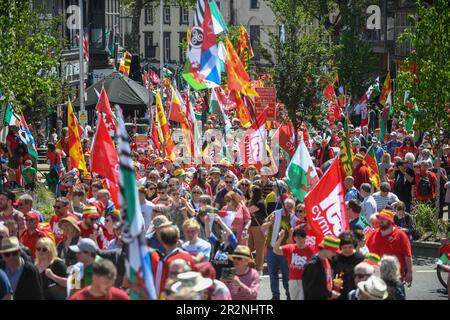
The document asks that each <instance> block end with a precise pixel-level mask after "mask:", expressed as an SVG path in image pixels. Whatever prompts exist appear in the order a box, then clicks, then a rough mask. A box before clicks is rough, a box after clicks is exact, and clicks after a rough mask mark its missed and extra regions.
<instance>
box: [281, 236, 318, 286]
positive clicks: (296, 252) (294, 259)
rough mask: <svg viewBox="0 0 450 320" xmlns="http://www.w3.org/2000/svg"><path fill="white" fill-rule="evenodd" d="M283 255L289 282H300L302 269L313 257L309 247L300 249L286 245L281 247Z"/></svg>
mask: <svg viewBox="0 0 450 320" xmlns="http://www.w3.org/2000/svg"><path fill="white" fill-rule="evenodd" d="M281 251H283V255H284V256H285V257H287V259H288V263H289V280H302V279H303V268H304V266H305V265H306V263H307V262H308V261H309V259H310V258H311V257H312V256H313V255H314V252H313V250H312V249H311V248H310V247H305V248H303V249H300V248H299V247H297V245H296V244H287V245H284V246H282V247H281Z"/></svg>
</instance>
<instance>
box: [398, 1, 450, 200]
mask: <svg viewBox="0 0 450 320" xmlns="http://www.w3.org/2000/svg"><path fill="white" fill-rule="evenodd" d="M410 18H411V19H413V20H414V24H415V27H414V28H410V29H408V30H406V31H405V32H404V33H403V34H402V35H401V36H400V38H399V40H398V41H400V42H402V41H407V40H409V41H411V45H412V47H413V51H412V52H411V54H410V55H409V57H408V58H407V60H406V63H407V64H409V65H410V67H412V66H413V64H415V65H416V68H413V69H416V70H417V72H415V73H413V72H412V70H411V69H409V70H403V71H399V72H398V74H397V78H396V82H397V86H398V90H397V94H396V98H395V101H396V104H395V105H396V106H397V107H398V108H399V109H401V110H402V111H403V112H404V113H405V115H406V117H409V116H413V117H414V119H415V123H414V127H413V129H414V130H416V131H419V132H425V131H428V132H429V133H430V134H431V136H432V137H433V139H434V141H435V146H436V147H437V150H438V152H437V155H436V159H437V160H438V166H440V160H441V155H442V145H443V144H444V143H447V141H448V139H449V129H450V117H449V113H450V109H449V106H450V90H449V83H450V55H449V53H450V6H449V3H448V1H445V0H436V1H433V3H432V4H431V5H427V4H426V3H425V2H424V1H421V0H419V1H418V3H417V14H416V16H411V17H410ZM406 90H409V91H410V97H411V98H410V101H411V104H412V105H414V106H416V107H417V108H411V107H408V106H407V105H404V104H403V97H404V92H405V91H406ZM440 187H441V186H439V185H438V189H437V190H440ZM437 194H438V199H437V201H436V203H437V205H436V207H437V208H438V207H439V206H438V203H439V192H438V193H437Z"/></svg>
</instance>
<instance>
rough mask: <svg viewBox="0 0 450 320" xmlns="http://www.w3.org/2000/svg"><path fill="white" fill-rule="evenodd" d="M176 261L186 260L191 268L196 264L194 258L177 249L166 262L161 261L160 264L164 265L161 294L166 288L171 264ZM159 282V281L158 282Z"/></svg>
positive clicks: (168, 256)
mask: <svg viewBox="0 0 450 320" xmlns="http://www.w3.org/2000/svg"><path fill="white" fill-rule="evenodd" d="M176 259H182V260H185V261H186V262H187V263H188V264H189V265H190V266H191V267H192V266H193V265H194V264H195V261H194V259H193V258H192V256H191V255H190V254H189V253H187V252H186V251H184V250H182V249H180V248H176V249H175V250H174V251H172V252H171V253H169V254H168V255H167V256H166V257H165V258H164V260H162V261H160V263H163V270H162V274H161V282H160V286H159V288H160V291H159V292H160V293H161V292H163V289H164V287H165V286H166V280H167V277H168V275H169V266H170V263H171V262H172V261H174V260H176ZM156 282H157V280H156Z"/></svg>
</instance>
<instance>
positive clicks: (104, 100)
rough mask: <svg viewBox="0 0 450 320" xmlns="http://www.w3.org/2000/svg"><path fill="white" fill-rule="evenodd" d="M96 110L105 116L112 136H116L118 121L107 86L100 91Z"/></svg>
mask: <svg viewBox="0 0 450 320" xmlns="http://www.w3.org/2000/svg"><path fill="white" fill-rule="evenodd" d="M95 110H96V111H97V112H98V113H99V115H100V116H103V118H104V119H105V125H106V127H107V128H108V131H109V134H110V135H111V136H114V133H115V132H116V131H117V123H116V119H115V118H114V115H113V113H112V111H111V104H110V103H109V99H108V95H107V94H106V90H105V87H103V88H102V92H101V93H100V97H99V99H98V102H97V105H96V106H95Z"/></svg>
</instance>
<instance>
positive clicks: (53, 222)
mask: <svg viewBox="0 0 450 320" xmlns="http://www.w3.org/2000/svg"><path fill="white" fill-rule="evenodd" d="M66 217H72V218H74V219H75V221H79V220H80V219H78V217H77V216H76V215H74V214H73V213H71V212H68V213H67V216H66ZM66 217H63V218H66ZM63 218H62V217H60V216H58V215H56V214H54V215H52V217H51V218H50V222H49V224H50V228H51V229H52V232H53V234H54V235H55V241H56V244H58V243H59V242H60V241H61V240H63V239H64V235H63V232H62V230H61V227H60V226H59V220H61V219H63Z"/></svg>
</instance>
